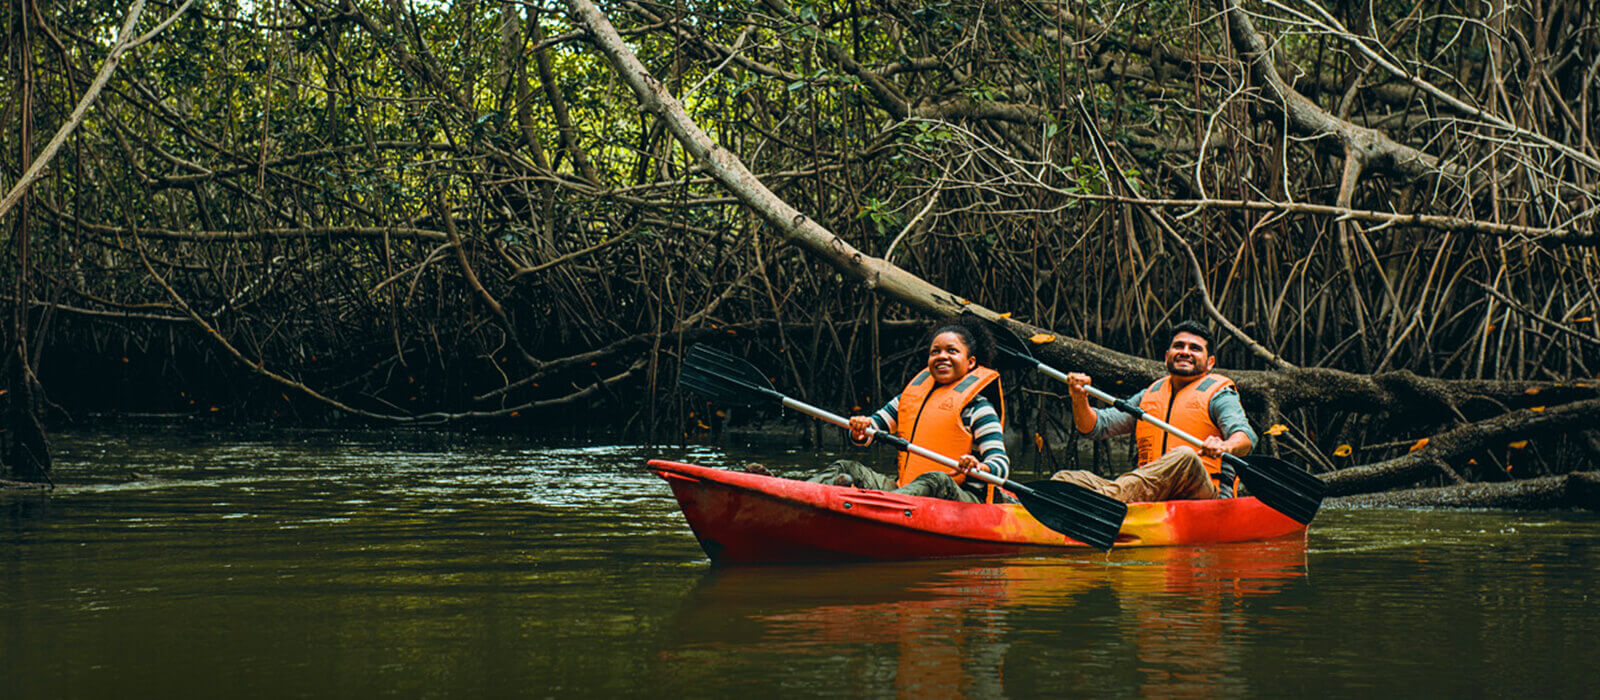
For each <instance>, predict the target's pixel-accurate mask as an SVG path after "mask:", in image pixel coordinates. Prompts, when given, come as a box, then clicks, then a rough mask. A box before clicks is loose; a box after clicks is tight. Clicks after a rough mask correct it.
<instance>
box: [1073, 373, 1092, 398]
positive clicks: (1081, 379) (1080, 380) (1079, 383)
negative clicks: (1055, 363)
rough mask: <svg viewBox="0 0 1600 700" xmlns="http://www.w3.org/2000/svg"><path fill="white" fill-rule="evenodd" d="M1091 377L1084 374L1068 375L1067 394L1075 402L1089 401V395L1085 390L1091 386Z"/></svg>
mask: <svg viewBox="0 0 1600 700" xmlns="http://www.w3.org/2000/svg"><path fill="white" fill-rule="evenodd" d="M1089 383H1090V380H1089V375H1087V374H1084V373H1082V372H1068V373H1067V394H1068V395H1070V396H1071V397H1072V398H1073V400H1075V401H1088V400H1089V395H1088V394H1087V393H1086V392H1084V390H1083V388H1084V387H1086V386H1089Z"/></svg>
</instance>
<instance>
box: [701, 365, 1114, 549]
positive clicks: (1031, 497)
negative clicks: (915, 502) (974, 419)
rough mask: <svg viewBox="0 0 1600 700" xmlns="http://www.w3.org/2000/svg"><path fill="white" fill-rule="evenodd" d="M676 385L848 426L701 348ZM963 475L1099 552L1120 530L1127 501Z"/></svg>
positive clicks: (937, 457)
mask: <svg viewBox="0 0 1600 700" xmlns="http://www.w3.org/2000/svg"><path fill="white" fill-rule="evenodd" d="M678 386H680V387H682V388H685V389H688V390H690V391H693V392H695V393H697V394H700V395H702V396H705V397H706V398H708V399H711V400H712V401H715V402H718V403H726V404H733V405H739V406H755V405H760V404H763V403H766V402H775V403H779V404H782V405H783V406H784V407H786V408H789V409H792V410H795V411H799V412H801V413H804V414H806V415H808V416H811V417H812V418H816V419H818V420H821V421H824V422H827V423H832V424H834V425H837V426H839V427H841V428H849V427H850V420H849V419H848V418H845V417H844V416H840V415H837V414H834V413H829V412H828V411H825V410H823V409H820V408H817V407H815V406H812V405H810V404H806V403H803V402H801V401H798V400H796V399H793V398H790V397H788V396H785V395H783V394H782V393H780V392H779V391H778V390H777V389H774V388H772V383H771V382H769V381H767V378H766V375H764V374H762V373H761V370H759V369H756V367H755V365H752V364H750V363H749V362H746V361H744V360H742V359H740V358H737V357H734V356H732V355H729V354H727V353H724V352H721V351H719V350H715V349H713V348H710V347H707V346H705V345H696V346H694V347H692V348H689V354H688V355H687V356H686V357H685V358H684V360H683V367H682V370H681V371H680V372H679V374H678ZM872 433H873V434H874V435H875V436H876V437H877V439H879V440H883V441H885V442H887V443H889V444H890V445H893V446H894V447H895V449H898V450H903V451H906V452H910V453H912V454H916V455H920V456H922V457H926V458H928V459H931V460H933V461H935V462H938V463H939V464H942V465H944V466H946V467H949V468H951V469H955V467H956V465H957V464H958V462H956V460H954V459H951V458H949V457H946V456H944V455H941V454H939V453H937V452H934V451H932V450H929V449H927V448H925V447H922V446H921V445H917V444H914V443H912V442H910V441H908V440H906V439H905V438H902V437H900V436H898V435H894V434H891V433H881V432H877V431H872ZM968 475H969V476H971V477H973V478H976V479H979V480H981V481H984V482H987V483H990V484H993V485H995V486H999V487H1001V488H1004V489H1006V490H1007V491H1010V492H1011V493H1013V494H1016V496H1017V500H1020V501H1022V507H1023V508H1026V509H1027V510H1028V512H1029V513H1030V514H1032V515H1033V517H1034V518H1035V519H1037V520H1038V521H1039V522H1040V523H1041V524H1043V525H1044V526H1045V527H1048V528H1050V529H1051V530H1055V531H1056V532H1059V533H1061V534H1063V535H1066V536H1068V537H1071V538H1072V539H1075V540H1077V541H1079V542H1082V543H1084V544H1087V545H1089V546H1091V547H1096V548H1099V549H1103V550H1109V549H1111V545H1112V544H1113V543H1114V542H1115V541H1116V538H1117V532H1118V531H1119V530H1121V529H1122V519H1123V518H1124V517H1126V516H1127V514H1128V505H1127V504H1126V503H1123V502H1121V501H1118V500H1116V499H1114V498H1110V497H1107V496H1103V495H1101V494H1098V493H1095V492H1093V491H1090V490H1088V489H1085V488H1083V487H1081V486H1077V485H1076V484H1068V483H1064V482H1050V483H1049V484H1038V485H1034V486H1031V487H1030V486H1026V485H1023V484H1019V483H1017V482H1015V481H1011V480H1010V479H1002V478H1000V477H998V476H995V475H993V474H989V473H987V472H968Z"/></svg>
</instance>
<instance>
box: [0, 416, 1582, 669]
mask: <svg viewBox="0 0 1600 700" xmlns="http://www.w3.org/2000/svg"><path fill="white" fill-rule="evenodd" d="M55 444H56V447H57V449H58V451H59V459H60V463H59V464H58V478H59V480H60V481H61V482H62V485H61V487H59V488H57V489H56V490H55V491H54V492H53V493H51V494H49V495H47V496H39V495H33V494H19V493H5V494H0V675H3V678H4V679H5V680H4V681H3V682H4V684H5V688H6V689H5V691H4V693H3V695H4V696H5V697H8V698H62V697H89V698H92V697H118V698H129V697H174V696H181V697H193V696H210V697H218V696H233V697H273V698H277V697H366V696H374V695H389V696H400V697H473V698H477V697H574V696H580V697H581V696H598V695H627V696H664V695H673V696H691V697H744V698H748V697H749V696H750V694H751V693H780V694H783V695H790V696H793V695H799V696H806V695H821V694H828V695H841V694H842V695H849V696H859V697H904V696H932V697H956V696H974V697H1077V696H1085V695H1094V696H1118V697H1128V696H1134V695H1142V696H1171V695H1206V696H1225V697H1259V696H1267V697H1278V696H1336V697H1339V696H1342V697H1352V696H1367V695H1371V694H1383V695H1392V694H1405V695H1412V696H1430V697H1460V696H1469V697H1483V696H1490V697H1594V696H1595V695H1594V693H1595V691H1594V682H1593V675H1594V671H1593V669H1595V668H1600V650H1597V645H1596V644H1595V640H1596V639H1600V600H1597V599H1596V593H1595V591H1596V590H1597V589H1600V573H1597V571H1600V546H1597V542H1600V518H1596V517H1595V516H1594V514H1588V513H1556V512H1550V513H1506V512H1459V511H1407V510H1348V511H1341V510H1325V511H1324V512H1323V513H1322V514H1321V515H1320V516H1319V517H1318V519H1317V521H1316V523H1314V524H1313V526H1312V528H1311V530H1310V533H1309V535H1308V536H1307V537H1306V538H1304V539H1303V540H1302V539H1291V540H1287V541H1276V542H1269V543H1254V544H1245V545H1228V546H1214V547H1195V548H1161V549H1144V550H1118V551H1114V552H1112V553H1111V554H1110V555H1101V554H1097V553H1084V554H1081V555H1071V556H1055V557H1048V558H1042V557H1035V558H1018V559H1003V560H963V561H941V562H912V563H892V564H867V565H859V564H858V565H834V566H762V567H721V568H714V567H712V566H711V565H710V564H709V562H708V561H707V559H706V558H705V555H704V553H702V552H701V551H700V549H699V547H698V545H697V544H696V543H695V540H694V538H693V536H692V534H691V533H690V532H689V529H688V527H687V526H686V525H685V524H684V522H683V520H682V516H681V515H679V514H678V512H677V508H676V503H675V502H674V501H673V500H672V498H671V495H670V492H669V491H668V489H667V487H666V485H665V484H664V483H663V482H661V481H660V480H659V479H657V478H655V477H654V476H652V475H650V474H649V473H648V472H647V471H645V470H644V469H643V468H642V464H643V462H644V461H645V460H646V459H649V458H652V457H665V458H670V459H677V460H681V461H692V462H699V463H703V464H710V465H713V466H725V465H730V464H738V463H742V462H744V461H748V460H752V459H758V460H760V461H762V462H764V463H766V464H768V465H769V466H773V467H776V468H779V469H789V470H803V469H807V468H812V467H815V466H817V465H820V464H821V463H824V462H826V461H827V460H828V459H830V458H832V457H833V456H834V455H829V454H816V453H810V452H803V453H801V452H786V451H779V450H765V451H757V452H749V451H739V452H735V453H729V452H727V451H724V450H722V449H719V448H712V447H690V448H679V447H666V448H645V447H636V446H613V445H602V446H549V445H545V446H534V445H532V444H530V443H528V442H526V441H520V440H515V439H510V438H503V437H494V438H488V437H481V436H472V435H459V434H457V435H449V434H433V433H427V432H398V431H396V432H372V433H336V432H295V433H286V432H282V431H276V432H273V433H271V434H259V433H258V434H247V433H244V432H241V431H235V432H217V431H205V430H195V429H186V428H182V427H174V426H153V427H149V426H146V427H139V428H136V429H128V428H122V429H117V430H113V431H97V432H78V433H70V434H63V435H58V436H56V437H55Z"/></svg>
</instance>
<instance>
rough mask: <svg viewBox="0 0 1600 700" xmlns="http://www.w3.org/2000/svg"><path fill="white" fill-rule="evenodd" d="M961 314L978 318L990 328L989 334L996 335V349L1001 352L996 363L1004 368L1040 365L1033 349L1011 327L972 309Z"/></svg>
mask: <svg viewBox="0 0 1600 700" xmlns="http://www.w3.org/2000/svg"><path fill="white" fill-rule="evenodd" d="M961 315H962V316H967V317H969V318H974V319H977V320H978V322H979V323H982V324H983V326H984V327H985V328H988V329H989V335H992V336H994V349H995V350H996V351H998V352H999V353H1000V357H998V358H996V359H997V360H998V362H996V364H999V365H1001V368H1002V369H1033V368H1035V367H1037V366H1038V365H1039V361H1038V360H1036V359H1034V357H1033V351H1032V350H1029V349H1028V344H1027V343H1026V342H1024V341H1023V340H1022V339H1021V338H1018V337H1017V335H1016V334H1015V333H1012V332H1011V329H1009V328H1006V327H1005V326H1004V325H1001V324H1000V323H999V322H996V321H991V320H989V319H987V318H984V317H982V316H979V315H977V314H975V313H973V312H972V311H971V310H970V309H969V310H964V311H962V312H961Z"/></svg>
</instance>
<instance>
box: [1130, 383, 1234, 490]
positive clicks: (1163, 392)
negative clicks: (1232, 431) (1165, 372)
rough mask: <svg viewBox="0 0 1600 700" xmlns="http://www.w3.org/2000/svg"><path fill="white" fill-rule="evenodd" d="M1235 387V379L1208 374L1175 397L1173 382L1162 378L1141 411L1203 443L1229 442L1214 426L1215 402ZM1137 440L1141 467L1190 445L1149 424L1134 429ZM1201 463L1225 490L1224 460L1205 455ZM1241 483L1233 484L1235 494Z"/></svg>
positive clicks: (1148, 391) (1141, 402)
mask: <svg viewBox="0 0 1600 700" xmlns="http://www.w3.org/2000/svg"><path fill="white" fill-rule="evenodd" d="M1231 386H1233V380H1232V379H1229V378H1227V377H1224V376H1222V375H1220V374H1206V375H1204V376H1201V377H1200V378H1199V379H1196V380H1194V381H1192V382H1189V383H1188V384H1185V385H1183V388H1181V389H1178V395H1177V396H1173V395H1172V378H1171V377H1162V378H1160V379H1157V380H1156V382H1155V383H1154V384H1151V385H1150V387H1149V388H1148V389H1145V390H1144V397H1143V398H1141V399H1139V408H1141V409H1144V411H1145V412H1146V413H1148V414H1150V415H1151V416H1153V417H1155V418H1160V419H1161V420H1164V421H1166V422H1167V423H1170V424H1171V425H1172V426H1173V427H1175V428H1177V429H1179V430H1182V431H1183V432H1186V433H1188V434H1190V435H1193V436H1195V437H1197V438H1200V439H1201V440H1204V439H1206V438H1208V437H1212V436H1215V437H1218V438H1224V439H1225V438H1227V437H1228V436H1226V435H1223V434H1222V429H1221V428H1218V427H1217V424H1216V423H1213V422H1211V399H1212V397H1214V396H1216V395H1217V394H1218V393H1220V392H1221V391H1222V390H1223V389H1227V388H1228V387H1231ZM1133 436H1134V440H1135V442H1136V443H1137V444H1138V454H1139V464H1140V466H1143V465H1146V464H1149V463H1151V462H1152V461H1155V459H1156V458H1157V457H1160V456H1161V455H1164V454H1166V453H1167V452H1169V451H1171V450H1172V449H1174V448H1177V447H1180V446H1188V445H1189V443H1187V442H1185V441H1184V440H1183V439H1182V438H1178V437H1176V436H1174V435H1172V434H1171V433H1168V432H1167V431H1165V430H1162V429H1160V428H1157V427H1156V426H1154V425H1151V424H1150V423H1148V422H1146V421H1139V423H1138V425H1137V426H1136V427H1135V428H1134V432H1133ZM1196 451H1198V450H1196ZM1200 461H1201V462H1202V463H1204V464H1205V465H1206V471H1207V472H1210V473H1211V481H1213V482H1214V483H1216V484H1217V487H1218V489H1221V487H1222V477H1221V474H1222V458H1221V457H1206V456H1205V455H1201V456H1200ZM1238 482H1239V480H1238V478H1237V477H1235V478H1234V483H1233V487H1234V490H1235V492H1237V490H1238V487H1239V483H1238Z"/></svg>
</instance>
